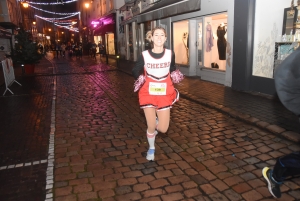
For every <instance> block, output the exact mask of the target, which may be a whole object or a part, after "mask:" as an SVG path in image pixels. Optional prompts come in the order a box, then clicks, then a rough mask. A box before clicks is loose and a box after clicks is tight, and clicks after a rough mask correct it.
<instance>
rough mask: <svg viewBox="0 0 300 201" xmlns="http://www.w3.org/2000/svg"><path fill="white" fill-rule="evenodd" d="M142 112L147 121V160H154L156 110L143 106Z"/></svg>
mask: <svg viewBox="0 0 300 201" xmlns="http://www.w3.org/2000/svg"><path fill="white" fill-rule="evenodd" d="M144 113H145V116H146V121H147V127H148V128H147V139H148V143H149V150H148V152H147V157H146V159H147V160H154V152H155V145H154V144H155V136H156V134H157V131H156V130H155V126H156V111H155V108H144Z"/></svg>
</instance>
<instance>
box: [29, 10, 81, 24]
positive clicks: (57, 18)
mask: <svg viewBox="0 0 300 201" xmlns="http://www.w3.org/2000/svg"><path fill="white" fill-rule="evenodd" d="M79 13H80V12H78V13H75V14H73V15H69V16H66V17H55V18H46V17H42V16H39V15H35V16H37V17H39V18H41V19H47V20H49V21H52V22H54V21H56V20H61V19H67V18H70V17H73V16H75V15H78V14H79Z"/></svg>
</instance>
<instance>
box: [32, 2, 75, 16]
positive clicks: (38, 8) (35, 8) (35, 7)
mask: <svg viewBox="0 0 300 201" xmlns="http://www.w3.org/2000/svg"><path fill="white" fill-rule="evenodd" d="M28 6H30V7H32V8H34V9H36V10H40V11H43V12H46V13H51V14H55V15H72V14H78V13H79V12H75V13H57V12H52V11H47V10H43V9H40V8H37V7H35V6H32V5H30V4H29V5H28Z"/></svg>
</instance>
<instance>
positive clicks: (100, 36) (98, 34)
mask: <svg viewBox="0 0 300 201" xmlns="http://www.w3.org/2000/svg"><path fill="white" fill-rule="evenodd" d="M92 25H93V26H95V27H94V31H93V32H94V34H93V35H94V42H95V43H96V44H98V45H100V44H102V45H104V48H105V50H106V54H108V55H116V41H117V39H116V37H117V36H116V34H115V33H116V13H111V14H109V15H107V16H104V17H101V18H100V19H98V20H95V21H93V22H92Z"/></svg>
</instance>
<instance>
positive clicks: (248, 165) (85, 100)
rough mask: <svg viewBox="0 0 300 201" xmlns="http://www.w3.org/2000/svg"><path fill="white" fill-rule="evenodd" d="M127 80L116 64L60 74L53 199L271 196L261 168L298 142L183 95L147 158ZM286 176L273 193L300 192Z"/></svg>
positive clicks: (141, 121)
mask: <svg viewBox="0 0 300 201" xmlns="http://www.w3.org/2000/svg"><path fill="white" fill-rule="evenodd" d="M132 84H133V79H132V77H130V76H129V75H125V74H122V73H120V72H118V71H110V72H107V71H106V72H99V73H94V74H91V75H67V76H61V77H59V78H58V80H57V85H58V89H57V108H56V110H57V111H56V114H57V116H56V122H57V129H56V142H59V145H56V162H55V166H56V167H60V168H56V169H55V184H56V183H57V182H59V184H62V183H61V182H63V185H59V186H56V185H55V188H54V192H55V198H56V200H66V199H67V198H68V199H70V200H72V199H74V200H88V199H91V200H93V199H102V200H103V201H112V200H166V201H169V200H272V196H271V195H270V194H269V193H268V191H267V187H266V182H265V181H264V179H263V178H262V175H261V169H262V168H263V167H264V166H272V165H274V163H275V159H274V157H275V156H276V157H277V156H281V155H284V154H286V153H288V152H292V151H294V150H300V146H299V145H297V144H295V143H293V142H291V141H288V140H284V139H281V138H278V137H276V136H275V135H274V134H272V133H269V132H267V131H265V130H261V129H260V128H258V127H256V126H253V125H249V124H245V123H243V122H241V121H239V120H237V119H234V118H231V117H230V116H228V115H226V114H223V113H221V112H219V111H217V110H214V109H211V108H208V107H205V106H203V105H201V104H197V103H195V102H193V101H189V100H187V99H181V100H180V101H179V102H178V103H176V105H174V107H173V109H172V112H171V123H170V128H169V130H168V132H167V133H166V134H159V135H158V136H157V139H156V160H155V161H154V162H148V161H147V160H146V159H145V156H144V155H145V152H146V151H147V148H148V147H147V139H146V135H145V129H146V124H145V119H144V116H143V114H142V112H141V110H140V109H139V108H138V102H137V94H135V93H133V92H132ZM58 147H59V148H63V149H62V151H59V150H60V149H58ZM292 147H293V148H292ZM77 166H81V167H82V168H81V169H77V168H74V167H77ZM61 168H64V169H61ZM289 182H290V183H291V184H289V185H287V184H285V185H284V186H283V187H282V189H283V196H282V198H281V199H279V200H287V199H288V200H297V199H298V197H299V196H300V181H299V179H292V180H291V181H289Z"/></svg>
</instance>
